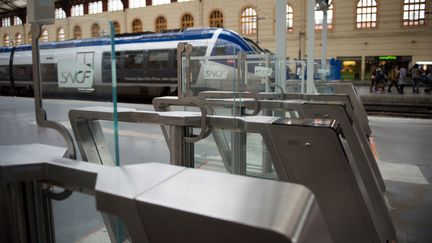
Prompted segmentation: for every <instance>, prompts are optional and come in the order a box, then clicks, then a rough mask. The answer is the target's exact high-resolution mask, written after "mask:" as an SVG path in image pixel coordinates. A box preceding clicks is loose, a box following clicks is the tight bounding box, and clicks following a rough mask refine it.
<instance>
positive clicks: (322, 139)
mask: <svg viewBox="0 0 432 243" xmlns="http://www.w3.org/2000/svg"><path fill="white" fill-rule="evenodd" d="M69 117H70V120H71V124H72V127H73V131H74V134H75V137H76V139H77V142H78V147H79V148H80V151H81V154H82V157H83V158H84V159H88V158H92V160H91V162H96V163H103V164H105V163H110V160H109V159H108V160H107V159H106V157H107V156H106V155H107V154H105V153H103V152H102V153H101V152H100V149H99V148H104V147H106V146H105V144H104V143H105V142H104V139H103V134H101V133H100V131H102V130H101V129H100V125H99V124H98V121H99V120H110V119H112V112H111V111H110V110H109V109H108V110H104V109H103V108H97V107H95V108H85V109H77V110H71V111H70V113H69ZM118 119H119V121H123V122H135V123H153V124H159V125H164V126H168V127H169V133H170V137H169V139H170V140H169V144H170V146H169V147H170V150H171V162H172V163H177V164H180V165H183V166H189V167H193V166H194V160H193V153H191V150H192V151H193V143H194V141H192V140H191V138H194V137H195V136H193V134H192V132H191V131H192V129H193V128H201V133H202V134H205V135H204V136H208V135H209V134H210V133H211V130H213V129H224V130H232V131H238V132H244V133H256V134H260V135H261V136H262V138H263V140H264V142H265V145H266V146H267V148H268V150H269V155H270V157H271V161H272V165H273V167H274V168H275V171H276V173H277V177H278V179H279V180H282V181H288V182H295V183H299V184H302V185H305V186H306V187H308V188H309V189H310V190H311V191H312V192H313V193H314V194H315V195H316V196H317V201H318V204H319V205H320V208H321V209H322V212H323V216H324V219H325V221H326V223H327V225H328V227H329V229H330V233H331V235H332V237H333V239H334V240H335V242H386V241H391V240H394V239H396V234H395V229H394V227H393V223H392V221H391V218H390V215H389V212H388V209H387V206H386V203H385V200H384V198H383V196H382V194H381V191H380V190H379V188H378V186H377V185H376V183H375V181H374V179H373V177H371V176H370V177H369V178H368V179H364V178H362V175H367V174H368V173H369V175H370V168H369V167H368V165H367V164H362V163H357V162H356V161H355V160H354V158H353V153H352V152H351V148H350V145H349V144H348V143H347V142H346V140H345V139H344V138H343V131H342V129H341V126H340V124H339V123H338V122H337V121H335V120H331V119H288V118H278V117H269V116H248V117H230V116H210V115H209V116H206V117H203V116H202V114H201V113H200V112H185V111H171V112H157V111H156V112H155V111H138V110H134V109H121V110H119V111H118ZM203 122H205V123H206V127H203ZM77 124H81V125H80V126H78V125H77ZM200 135H201V134H200ZM200 135H198V136H200ZM84 144H85V146H83V145H84ZM101 151H103V149H102V150H101ZM173 158H175V160H174V159H173ZM179 161H180V163H179ZM239 167H240V168H244V165H239Z"/></svg>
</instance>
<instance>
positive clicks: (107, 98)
mask: <svg viewBox="0 0 432 243" xmlns="http://www.w3.org/2000/svg"><path fill="white" fill-rule="evenodd" d="M82 21H83V22H85V21H88V25H90V26H91V31H92V36H93V37H92V38H86V39H84V38H81V36H82V33H80V31H81V30H79V29H76V30H74V35H76V38H75V39H71V40H65V33H64V30H62V29H61V28H60V29H59V30H58V33H56V34H57V37H58V38H57V39H58V41H56V42H50V41H49V40H48V38H47V36H46V35H47V33H46V32H47V30H46V29H45V28H44V27H43V28H42V36H41V38H40V39H39V46H38V47H39V50H40V77H41V83H42V97H43V101H44V102H43V103H42V104H43V108H44V109H45V111H46V114H47V119H48V120H51V121H54V122H55V123H56V124H57V125H56V126H57V127H60V128H63V129H65V130H67V132H69V134H71V137H72V138H74V140H75V141H74V142H73V143H74V144H75V146H76V148H75V149H76V155H77V156H76V157H77V159H82V160H88V161H89V162H91V163H98V164H103V165H104V166H118V165H120V164H121V163H120V153H119V152H120V150H119V138H118V124H117V118H118V114H117V95H119V97H123V96H128V92H130V91H131V90H136V88H135V87H131V86H130V85H129V84H130V83H137V82H138V76H139V75H138V74H136V72H137V71H139V70H140V69H142V68H143V67H144V65H145V64H146V63H145V62H146V59H145V52H144V51H143V50H141V51H140V50H138V51H129V50H128V49H127V48H124V45H123V43H125V42H124V37H115V36H114V32H113V31H114V27H113V24H112V23H111V22H110V21H108V20H107V19H104V18H97V17H92V18H88V19H86V18H83V19H82ZM137 41H139V38H137ZM19 56H20V58H19V61H17V65H18V66H17V69H19V70H20V72H21V74H22V77H21V78H22V79H25V78H28V79H31V75H32V73H31V72H30V71H29V70H31V69H29V67H30V66H31V64H32V63H31V52H30V51H29V50H27V49H26V48H23V51H22V52H21V53H20V55H19ZM34 64H35V63H34ZM26 65H27V66H26ZM71 114H75V116H73V115H71ZM73 117H76V118H78V119H73ZM102 117H103V118H102ZM99 118H101V119H100V121H99ZM48 144H51V145H56V146H63V145H62V144H61V143H58V142H56V141H55V140H52V141H48ZM95 148H96V149H95ZM53 216H54V229H55V236H56V239H58V242H92V241H89V240H91V239H97V240H96V241H93V242H123V241H124V240H125V239H127V234H126V233H125V232H124V231H123V230H121V229H122V223H121V222H120V221H119V220H118V219H115V218H111V219H110V220H108V217H107V216H106V215H104V214H101V213H99V212H97V211H96V207H95V205H94V200H93V199H92V198H91V197H88V196H85V195H82V194H80V193H73V194H72V196H71V197H69V198H68V199H66V200H64V201H55V202H53ZM107 224H109V225H110V227H106V226H107ZM107 229H112V230H111V231H112V232H109V233H108V232H107V231H109V230H107Z"/></svg>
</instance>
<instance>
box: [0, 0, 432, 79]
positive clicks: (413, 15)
mask: <svg viewBox="0 0 432 243" xmlns="http://www.w3.org/2000/svg"><path fill="white" fill-rule="evenodd" d="M330 3H331V5H330V10H329V12H328V23H329V25H328V30H329V31H328V42H327V43H328V53H327V55H328V56H327V58H338V59H339V60H341V61H342V75H343V78H344V79H352V80H355V79H362V80H367V79H369V76H370V74H369V71H370V67H371V65H376V64H386V63H387V64H388V63H389V62H390V63H396V64H399V65H412V64H414V63H420V64H422V65H425V68H431V67H432V66H431V64H432V1H431V0H330ZM306 12H307V1H306V0H288V6H287V55H288V56H289V57H290V58H291V59H295V58H302V59H303V58H305V57H306V53H305V49H306V41H307V38H308V37H307V35H306V26H307V16H306ZM0 19H1V22H0V24H1V28H0V38H1V45H2V46H12V45H20V44H28V43H30V39H31V36H30V25H29V24H28V23H27V21H26V20H27V17H26V11H25V9H17V10H15V11H13V12H4V13H1V14H0ZM322 19H323V13H322V12H321V11H316V12H315V31H316V34H315V52H316V53H315V57H316V58H317V59H319V57H320V55H321V30H322ZM109 20H112V21H115V27H116V28H115V29H116V32H117V33H133V32H144V31H152V32H160V31H163V30H166V29H179V28H187V27H201V26H212V27H224V28H227V29H230V30H233V31H236V32H238V33H240V34H241V35H244V36H247V37H248V38H250V39H253V40H256V41H257V42H258V43H259V45H261V46H262V47H263V48H265V49H269V50H270V51H274V49H275V0H260V1H258V0H236V1H233V0H99V1H98V0H70V1H57V2H56V21H55V24H54V25H48V26H44V29H43V32H42V37H41V42H48V41H64V40H69V39H80V38H91V37H98V36H101V35H107V34H108V33H109V25H108V21H109ZM428 64H429V66H426V65H428Z"/></svg>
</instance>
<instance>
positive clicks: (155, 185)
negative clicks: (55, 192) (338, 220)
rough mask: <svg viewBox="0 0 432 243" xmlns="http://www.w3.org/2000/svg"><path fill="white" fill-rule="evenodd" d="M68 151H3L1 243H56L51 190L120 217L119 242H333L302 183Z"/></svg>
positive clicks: (0, 167) (50, 148)
mask: <svg viewBox="0 0 432 243" xmlns="http://www.w3.org/2000/svg"><path fill="white" fill-rule="evenodd" d="M64 152H65V149H63V148H58V147H53V146H48V145H42V144H28V145H12V146H0V154H1V155H2V157H1V158H0V206H1V207H0V213H1V214H0V215H1V217H0V241H1V242H14V243H15V242H18V243H21V242H23V243H24V242H54V240H53V235H52V234H53V232H52V231H51V230H52V229H53V228H52V227H49V221H50V219H49V218H47V217H48V215H50V214H49V213H48V212H47V208H46V207H43V206H42V204H43V203H48V202H49V199H47V196H46V195H47V191H46V188H47V187H50V186H52V185H60V186H62V187H64V188H66V189H68V190H73V191H80V192H84V193H86V194H88V195H91V196H94V197H95V200H96V207H97V209H98V210H99V211H101V212H103V213H105V214H110V215H113V216H116V217H118V218H119V219H120V220H119V221H117V223H120V222H123V223H124V225H125V227H126V236H127V237H126V236H124V237H122V236H119V235H117V240H116V241H115V242H140V243H143V242H144V243H152V242H190V243H201V242H232V243H238V242H256V243H261V242H278V243H291V242H302V243H303V242H304V243H306V242H307V243H314V242H326V243H327V242H328V243H330V242H334V241H333V239H332V238H331V235H330V233H329V231H328V228H327V225H326V223H325V221H324V219H323V216H322V214H321V212H320V208H319V206H318V204H317V201H316V198H315V197H314V195H313V194H312V193H311V191H309V190H308V189H307V188H305V187H304V186H301V185H296V184H291V183H282V182H277V181H270V180H262V179H255V178H248V177H241V176H234V175H229V174H222V173H215V172H208V171H200V170H196V169H188V168H184V167H179V166H171V165H163V164H157V163H148V164H138V165H130V166H124V167H109V166H102V165H98V164H94V163H86V162H81V161H76V160H69V159H64V158H61V155H62V154H64ZM39 203H41V204H39ZM48 210H49V209H48ZM106 226H107V228H108V227H110V226H112V227H115V225H106Z"/></svg>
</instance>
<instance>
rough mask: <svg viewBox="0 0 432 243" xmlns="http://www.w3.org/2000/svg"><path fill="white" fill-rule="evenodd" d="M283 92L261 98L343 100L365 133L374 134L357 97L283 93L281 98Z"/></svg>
mask: <svg viewBox="0 0 432 243" xmlns="http://www.w3.org/2000/svg"><path fill="white" fill-rule="evenodd" d="M280 96H281V94H271V93H267V94H260V100H309V101H335V102H342V103H344V104H346V105H348V106H350V107H351V108H352V110H353V111H354V114H355V117H356V118H357V120H358V121H359V122H360V124H361V127H362V128H363V130H364V132H365V134H366V135H367V136H368V137H369V136H371V135H372V130H371V128H370V126H369V121H368V119H367V114H364V112H358V111H357V110H356V107H358V106H360V105H361V104H360V105H358V104H357V105H354V104H353V101H354V102H355V103H357V99H354V100H352V99H351V98H350V96H349V95H348V94H335V95H329V94H283V98H282V99H281V97H280Z"/></svg>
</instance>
